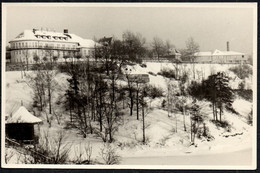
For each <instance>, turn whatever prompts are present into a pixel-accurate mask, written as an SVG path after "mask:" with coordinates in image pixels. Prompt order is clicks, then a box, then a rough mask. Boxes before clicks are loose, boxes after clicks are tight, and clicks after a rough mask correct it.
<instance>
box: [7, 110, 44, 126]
mask: <svg viewBox="0 0 260 173" xmlns="http://www.w3.org/2000/svg"><path fill="white" fill-rule="evenodd" d="M40 122H42V120H41V119H39V118H37V117H35V116H34V115H32V114H31V113H30V112H29V111H28V110H27V109H26V108H25V107H24V106H21V107H20V108H19V109H18V110H17V111H16V112H15V113H14V114H13V115H11V116H10V117H9V118H8V119H7V121H6V123H7V124H10V123H33V124H34V123H40Z"/></svg>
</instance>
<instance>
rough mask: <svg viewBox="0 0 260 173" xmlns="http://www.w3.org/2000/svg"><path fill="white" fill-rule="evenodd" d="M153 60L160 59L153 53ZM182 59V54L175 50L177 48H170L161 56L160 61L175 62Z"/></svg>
mask: <svg viewBox="0 0 260 173" xmlns="http://www.w3.org/2000/svg"><path fill="white" fill-rule="evenodd" d="M152 56H153V59H158V55H157V53H155V52H153V55H152ZM180 59H181V53H180V52H179V51H178V50H177V49H175V48H170V49H169V50H167V51H166V52H165V54H164V55H161V56H160V58H159V60H162V61H175V60H180Z"/></svg>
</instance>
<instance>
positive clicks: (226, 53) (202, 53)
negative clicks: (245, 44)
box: [194, 49, 244, 56]
mask: <svg viewBox="0 0 260 173" xmlns="http://www.w3.org/2000/svg"><path fill="white" fill-rule="evenodd" d="M194 55H195V56H214V55H224V56H225V55H244V53H240V52H235V51H220V50H218V49H216V50H215V51H213V52H196V53H195V54H194Z"/></svg>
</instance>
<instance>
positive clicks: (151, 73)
mask: <svg viewBox="0 0 260 173" xmlns="http://www.w3.org/2000/svg"><path fill="white" fill-rule="evenodd" d="M148 74H150V75H153V76H157V74H155V73H153V72H151V71H149V72H148Z"/></svg>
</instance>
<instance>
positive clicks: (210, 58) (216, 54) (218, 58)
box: [194, 49, 247, 63]
mask: <svg viewBox="0 0 260 173" xmlns="http://www.w3.org/2000/svg"><path fill="white" fill-rule="evenodd" d="M194 56H195V62H201V63H245V62H247V58H246V56H245V54H244V53H240V52H234V51H220V50H217V49H216V50H215V51H213V52H196V53H195V54H194Z"/></svg>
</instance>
